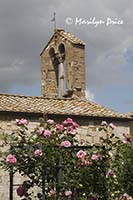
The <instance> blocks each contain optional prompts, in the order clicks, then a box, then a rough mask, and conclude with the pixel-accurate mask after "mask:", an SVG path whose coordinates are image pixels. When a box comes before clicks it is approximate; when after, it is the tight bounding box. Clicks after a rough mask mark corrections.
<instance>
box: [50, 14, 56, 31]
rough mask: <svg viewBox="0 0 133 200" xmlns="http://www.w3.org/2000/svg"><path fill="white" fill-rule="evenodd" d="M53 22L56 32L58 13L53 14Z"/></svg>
mask: <svg viewBox="0 0 133 200" xmlns="http://www.w3.org/2000/svg"><path fill="white" fill-rule="evenodd" d="M51 21H52V22H54V30H56V12H54V13H53V18H52V20H51Z"/></svg>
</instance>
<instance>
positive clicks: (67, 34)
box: [57, 29, 85, 45]
mask: <svg viewBox="0 0 133 200" xmlns="http://www.w3.org/2000/svg"><path fill="white" fill-rule="evenodd" d="M57 33H58V34H59V35H61V36H62V37H64V38H66V39H68V40H69V41H70V42H72V43H73V44H81V45H85V43H84V42H83V41H82V40H80V39H79V38H78V37H76V36H75V35H73V34H71V33H70V32H66V31H64V30H63V29H57Z"/></svg>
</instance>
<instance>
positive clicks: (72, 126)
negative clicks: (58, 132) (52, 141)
mask: <svg viewBox="0 0 133 200" xmlns="http://www.w3.org/2000/svg"><path fill="white" fill-rule="evenodd" d="M63 125H64V126H68V127H70V129H76V128H78V127H79V125H78V124H77V123H76V122H74V121H73V120H72V119H71V118H67V119H66V120H65V121H64V122H63Z"/></svg>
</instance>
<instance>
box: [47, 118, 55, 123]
mask: <svg viewBox="0 0 133 200" xmlns="http://www.w3.org/2000/svg"><path fill="white" fill-rule="evenodd" d="M47 123H48V124H54V123H55V122H54V120H53V119H48V120H47Z"/></svg>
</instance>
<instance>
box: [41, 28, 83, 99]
mask: <svg viewBox="0 0 133 200" xmlns="http://www.w3.org/2000/svg"><path fill="white" fill-rule="evenodd" d="M40 56H41V74H42V95H43V96H44V97H48V98H57V97H66V98H67V97H70V98H71V97H78V98H82V99H84V98H85V44H84V42H83V41H81V40H80V39H78V38H77V37H75V36H74V35H72V34H70V33H69V32H65V31H64V30H63V29H56V30H55V32H54V34H53V36H52V37H51V39H50V40H49V42H48V44H47V45H46V47H45V48H44V49H43V51H42V52H41V54H40Z"/></svg>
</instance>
